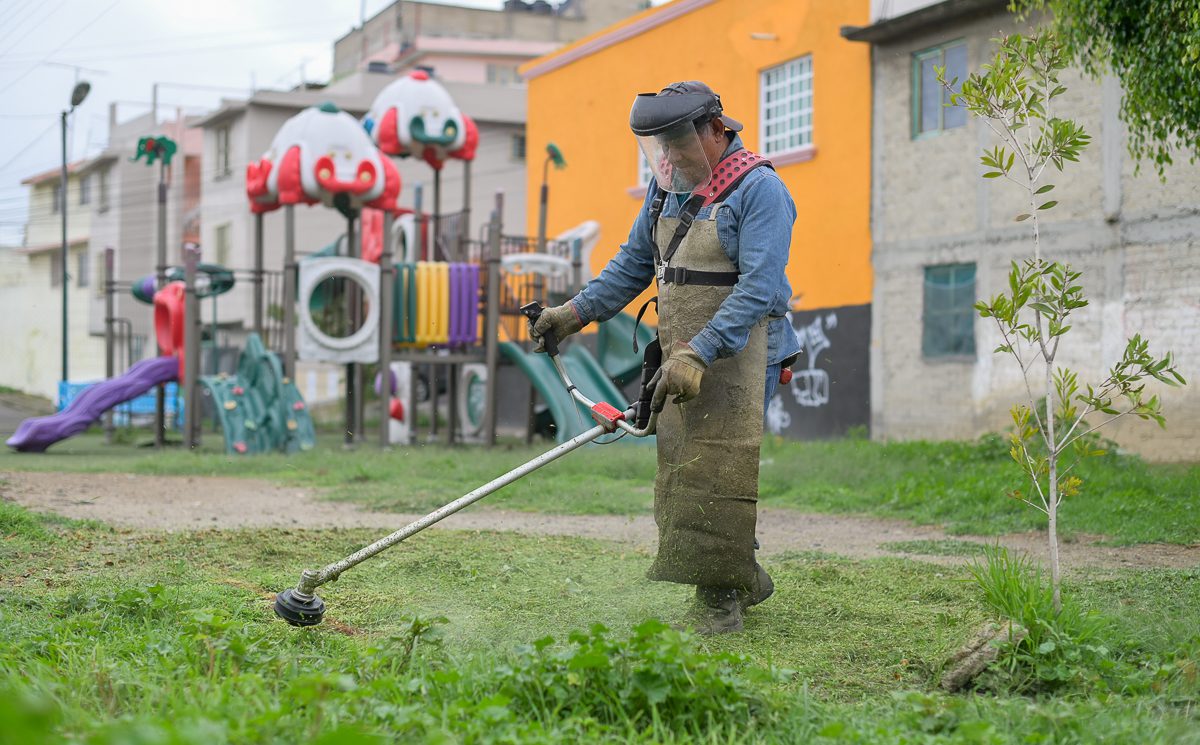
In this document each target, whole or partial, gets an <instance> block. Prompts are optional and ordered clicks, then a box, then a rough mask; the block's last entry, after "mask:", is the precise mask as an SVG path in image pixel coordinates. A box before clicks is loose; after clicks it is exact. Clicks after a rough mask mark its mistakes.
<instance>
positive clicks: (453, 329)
mask: <svg viewBox="0 0 1200 745" xmlns="http://www.w3.org/2000/svg"><path fill="white" fill-rule="evenodd" d="M446 301H447V302H448V303H450V329H449V333H447V334H446V344H447V345H449V346H451V347H457V346H458V264H453V263H452V264H450V297H448V298H446Z"/></svg>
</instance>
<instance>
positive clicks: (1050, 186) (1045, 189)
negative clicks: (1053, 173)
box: [1034, 184, 1054, 194]
mask: <svg viewBox="0 0 1200 745" xmlns="http://www.w3.org/2000/svg"><path fill="white" fill-rule="evenodd" d="M1053 188H1054V184H1046V185H1045V186H1043V187H1041V188H1039V189H1038V190H1037V191H1035V192H1034V194H1045V193H1046V192H1048V191H1050V190H1051V189H1053Z"/></svg>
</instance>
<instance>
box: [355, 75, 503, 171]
mask: <svg viewBox="0 0 1200 745" xmlns="http://www.w3.org/2000/svg"><path fill="white" fill-rule="evenodd" d="M363 128H364V129H366V130H367V131H368V132H370V133H371V139H372V140H374V141H375V144H376V145H378V146H379V149H380V150H382V151H383V152H385V153H387V154H388V155H398V156H400V157H402V158H404V157H409V156H416V157H419V158H421V159H423V160H424V161H425V162H426V163H428V164H429V165H430V166H432V167H433V168H434V169H436V170H441V168H442V166H443V165H444V164H445V162H446V160H447V159H448V158H457V159H459V160H474V159H475V148H476V146H477V145H478V144H479V129H478V128H477V127H476V126H475V122H473V121H471V118H470V117H468V116H467V115H466V114H464V113H462V111H460V110H459V108H458V106H456V105H455V104H454V99H453V98H451V97H450V94H449V93H448V92H447V91H446V89H445V88H443V87H442V84H441V83H439V82H437V81H436V80H433V79H432V78H430V77H429V73H427V72H425V71H424V70H414V71H413V72H411V73H409V74H408V75H406V76H405V77H402V78H400V79H399V80H396V81H394V82H393V83H391V84H390V85H388V86H387V87H386V88H384V89H383V90H382V91H380V92H379V95H378V96H376V97H375V102H374V103H373V104H371V110H370V111H369V112H367V116H366V117H365V118H364V119H363Z"/></svg>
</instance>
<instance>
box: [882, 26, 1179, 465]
mask: <svg viewBox="0 0 1200 745" xmlns="http://www.w3.org/2000/svg"><path fill="white" fill-rule="evenodd" d="M1006 30H1018V29H1017V28H1016V26H1015V24H1014V23H1013V22H1012V20H1011V19H1010V18H1009V17H1007V16H1006V15H1003V14H997V15H995V16H992V17H989V18H984V19H981V20H977V21H973V22H969V23H962V24H958V25H957V26H943V27H940V28H934V29H929V30H928V32H927V33H924V34H922V35H919V36H915V37H912V38H908V39H905V40H903V41H899V42H894V43H890V44H886V45H881V46H879V47H877V48H876V49H875V57H874V60H875V61H874V72H875V106H874V116H875V132H874V143H873V151H874V155H873V187H872V194H873V196H872V233H873V239H874V248H873V254H872V260H873V267H874V271H875V291H874V297H873V307H872V314H873V316H872V361H871V367H872V371H873V374H872V378H873V379H872V396H871V398H872V421H871V424H872V426H871V429H872V434H873V436H874V437H876V438H877V439H913V438H927V439H941V438H947V437H949V438H970V437H976V436H978V435H979V434H982V433H984V432H987V431H1003V430H1005V429H1006V428H1007V427H1008V426H1009V425H1010V419H1009V409H1010V408H1011V406H1012V405H1013V404H1014V403H1017V402H1023V401H1025V400H1026V399H1027V396H1026V393H1025V384H1024V382H1023V380H1022V377H1021V374H1020V372H1019V369H1018V367H1017V365H1016V363H1015V362H1014V361H1013V360H1012V359H1011V358H1010V357H1008V356H1007V355H996V354H993V352H992V350H993V349H994V348H995V347H996V346H997V345H998V344H1000V343H1001V339H1000V337H999V334H998V332H997V331H996V327H995V324H994V322H993V321H991V320H990V319H979V318H976V319H975V325H974V330H975V338H976V352H975V354H974V355H973V356H970V357H967V358H952V359H925V358H923V357H922V352H921V330H922V313H923V283H924V267H926V266H930V265H936V264H945V263H960V262H974V263H975V264H976V297H977V298H980V299H983V298H988V297H990V296H992V295H994V294H996V293H997V292H999V291H1001V290H1002V289H1004V288H1005V287H1006V285H1007V274H1008V271H1009V266H1010V262H1012V261H1014V260H1016V261H1021V260H1023V259H1024V258H1027V257H1029V256H1032V254H1033V247H1032V237H1031V232H1030V230H1029V223H1028V222H1025V223H1014V222H1013V218H1014V216H1015V215H1016V214H1018V213H1020V212H1027V211H1028V204H1027V196H1026V194H1025V193H1023V192H1022V191H1021V190H1020V189H1019V187H1017V186H1016V185H1013V184H1011V183H1006V182H1004V181H1003V180H1002V179H982V178H980V173H982V170H983V169H982V168H981V167H980V166H979V165H978V159H979V154H980V152H981V151H982V150H983V149H984V148H985V147H992V146H994V145H995V144H998V140H997V139H996V138H995V136H994V135H993V134H992V132H991V131H990V130H989V129H988V128H987V126H986V125H985V124H984V123H983V122H981V121H979V120H977V119H973V118H972V119H970V120H969V121H968V123H967V125H966V126H965V127H961V128H958V129H952V130H949V131H946V132H943V133H941V134H938V135H934V136H927V137H924V138H917V139H914V138H913V137H912V133H911V105H912V101H911V96H912V90H911V88H912V85H911V64H912V62H911V60H912V54H913V53H914V52H917V51H920V50H923V49H926V48H929V47H931V46H934V45H937V44H943V43H946V42H949V41H953V40H958V39H964V40H966V42H967V45H968V64H969V66H970V70H971V71H975V70H978V69H979V66H980V65H981V64H983V63H985V62H987V61H988V60H989V59H990V58H991V56H992V55H993V54H994V48H995V47H994V44H992V43H991V42H990V41H989V40H990V39H991V38H993V37H995V36H998V35H999V34H1001V33H1003V32H1004V31H1006ZM1061 80H1062V82H1063V84H1065V85H1067V86H1068V89H1069V92H1068V93H1067V94H1066V95H1064V96H1062V97H1060V98H1056V99H1055V102H1054V108H1055V111H1056V112H1057V113H1060V114H1061V115H1062V116H1065V117H1070V118H1073V119H1075V120H1077V121H1079V122H1080V123H1081V124H1083V126H1084V128H1085V129H1086V130H1087V131H1088V132H1089V133H1090V134H1091V135H1092V136H1093V142H1092V143H1091V145H1090V146H1089V148H1088V149H1087V150H1086V151H1085V153H1084V154H1083V157H1082V158H1081V161H1080V162H1079V163H1069V164H1067V165H1066V167H1065V169H1064V173H1062V174H1058V173H1057V172H1052V173H1049V174H1048V179H1049V182H1050V183H1054V184H1056V189H1055V191H1054V192H1053V193H1052V196H1053V197H1055V198H1057V199H1058V201H1059V206H1058V207H1056V208H1054V209H1053V210H1050V211H1046V212H1043V213H1041V215H1040V217H1041V220H1040V223H1041V231H1040V232H1041V250H1042V255H1043V256H1044V257H1047V258H1051V259H1055V260H1060V261H1066V262H1069V263H1070V264H1071V265H1072V266H1073V267H1074V268H1075V269H1077V270H1080V271H1082V272H1083V277H1082V278H1081V281H1082V283H1083V286H1084V291H1085V294H1086V296H1087V298H1088V299H1089V301H1090V303H1091V304H1090V305H1089V307H1087V308H1085V309H1082V310H1080V311H1078V312H1077V313H1076V315H1075V316H1074V324H1073V328H1072V330H1071V332H1070V333H1069V334H1068V335H1067V337H1066V338H1065V340H1064V342H1063V344H1062V346H1061V348H1060V352H1059V355H1058V358H1057V359H1056V363H1057V364H1062V365H1066V366H1068V367H1070V368H1072V369H1074V370H1076V371H1077V372H1078V373H1079V376H1080V379H1081V381H1089V382H1099V381H1100V380H1102V379H1103V378H1104V377H1106V375H1107V371H1108V368H1109V367H1110V366H1111V365H1112V364H1113V363H1115V362H1116V361H1117V360H1118V359H1119V358H1120V355H1121V353H1122V352H1123V350H1124V348H1125V344H1126V340H1127V339H1128V337H1129V336H1131V335H1133V334H1135V333H1139V332H1140V333H1142V334H1143V336H1145V337H1147V338H1149V339H1150V340H1151V349H1152V350H1153V351H1155V352H1156V353H1161V352H1163V351H1166V350H1172V351H1173V352H1174V353H1175V355H1176V359H1177V360H1178V363H1179V366H1180V369H1181V371H1182V372H1183V374H1184V376H1185V377H1188V378H1189V379H1192V378H1195V376H1196V374H1197V372H1200V253H1198V252H1197V250H1196V249H1197V243H1198V242H1200V166H1196V165H1193V164H1189V163H1187V162H1186V158H1182V160H1183V161H1184V162H1183V163H1178V164H1176V165H1175V166H1173V167H1172V168H1171V169H1169V172H1168V174H1167V180H1166V182H1165V183H1164V182H1161V181H1160V180H1159V179H1158V178H1157V176H1156V175H1155V174H1154V172H1153V168H1152V167H1150V166H1148V165H1143V166H1142V167H1141V169H1140V172H1138V168H1137V165H1136V164H1135V163H1134V162H1132V160H1131V159H1130V157H1129V155H1128V154H1127V152H1126V150H1125V147H1126V140H1125V133H1124V129H1123V126H1122V124H1121V122H1120V120H1119V117H1118V115H1117V112H1118V110H1119V104H1120V95H1121V91H1120V87H1119V84H1118V83H1117V82H1116V81H1114V80H1105V81H1103V82H1100V83H1097V82H1095V81H1092V80H1090V79H1087V78H1085V77H1083V76H1082V75H1081V74H1079V73H1078V72H1074V71H1066V72H1065V73H1064V74H1063V75H1062V78H1061ZM1149 388H1150V389H1153V390H1152V392H1158V393H1161V394H1162V396H1163V398H1164V401H1165V404H1166V405H1165V407H1164V408H1165V409H1166V411H1167V414H1168V427H1167V429H1165V430H1162V429H1160V428H1159V427H1158V426H1157V425H1155V424H1153V423H1148V422H1142V421H1140V420H1136V419H1133V418H1131V417H1126V418H1124V419H1122V420H1120V421H1118V422H1116V423H1115V424H1114V425H1112V426H1111V427H1110V428H1106V429H1105V430H1103V433H1104V434H1106V435H1107V436H1110V437H1112V438H1114V439H1116V440H1117V441H1118V442H1119V443H1121V444H1122V446H1124V447H1127V448H1129V449H1131V450H1133V451H1135V452H1138V453H1141V454H1143V455H1145V456H1147V457H1150V458H1154V459H1159V460H1184V459H1195V458H1197V457H1200V444H1198V443H1200V439H1198V438H1197V435H1200V417H1198V416H1197V415H1198V414H1200V389H1198V388H1196V387H1195V385H1192V386H1189V387H1185V388H1183V389H1171V388H1165V387H1163V386H1158V387H1155V386H1150V387H1149ZM1035 390H1036V389H1035ZM1089 421H1092V422H1093V423H1097V422H1098V421H1100V420H1099V419H1097V418H1095V417H1093V418H1090V419H1089Z"/></svg>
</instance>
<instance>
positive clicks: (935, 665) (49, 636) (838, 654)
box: [0, 505, 1200, 745]
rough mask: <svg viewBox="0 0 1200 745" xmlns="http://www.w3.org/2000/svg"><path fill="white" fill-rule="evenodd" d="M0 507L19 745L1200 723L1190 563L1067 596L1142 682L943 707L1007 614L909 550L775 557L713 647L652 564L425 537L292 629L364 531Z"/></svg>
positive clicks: (1037, 736) (1059, 736)
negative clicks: (768, 592)
mask: <svg viewBox="0 0 1200 745" xmlns="http://www.w3.org/2000/svg"><path fill="white" fill-rule="evenodd" d="M0 515H2V516H3V525H4V526H5V530H6V534H5V537H4V540H2V541H0V567H3V569H2V570H0V571H2V572H3V576H2V577H0V579H2V580H3V582H2V584H0V587H2V588H3V589H2V590H0V625H2V628H4V630H5V643H4V644H3V645H0V721H3V722H4V726H3V727H0V743H5V744H7V743H17V742H20V743H30V742H48V741H86V742H88V743H101V744H105V745H116V744H117V743H130V742H136V743H142V742H169V743H225V742H228V743H233V742H237V743H241V742H250V743H259V742H263V743H266V742H280V741H288V742H317V743H367V742H379V743H382V742H464V743H467V742H470V743H558V742H564V741H577V742H601V743H624V742H646V743H649V742H662V743H685V742H688V743H690V742H705V743H735V742H736V743H741V742H764V743H768V742H769V743H795V742H815V743H829V742H857V743H868V742H869V743H912V742H931V743H940V742H946V743H951V742H954V743H961V742H984V743H1006V742H1014V743H1016V742H1051V741H1054V742H1088V741H1092V740H1094V739H1096V738H1097V736H1099V735H1103V737H1104V739H1105V741H1106V742H1130V743H1134V742H1136V743H1159V742H1161V743H1177V742H1189V741H1195V734H1196V733H1197V732H1200V727H1198V726H1197V725H1198V724H1200V723H1198V721H1197V718H1196V711H1197V706H1196V704H1197V702H1198V698H1200V697H1198V693H1197V686H1196V681H1195V674H1194V673H1195V666H1194V660H1195V659H1196V652H1197V649H1198V648H1200V645H1197V643H1196V636H1195V634H1196V630H1195V627H1194V619H1195V618H1196V617H1197V614H1198V613H1200V598H1198V597H1197V596H1196V594H1195V593H1194V592H1192V593H1190V594H1189V593H1188V592H1186V591H1185V588H1188V587H1192V588H1194V586H1195V583H1196V581H1197V574H1196V573H1195V572H1178V571H1175V572H1166V571H1163V572H1152V573H1136V572H1123V573H1117V574H1113V573H1107V574H1105V575H1100V576H1097V577H1096V578H1095V579H1092V580H1086V581H1081V583H1080V584H1078V585H1077V586H1071V587H1070V589H1071V596H1072V597H1078V598H1079V602H1080V605H1081V607H1082V608H1084V609H1087V608H1090V607H1100V608H1109V607H1113V606H1116V607H1119V608H1120V609H1121V611H1120V614H1119V615H1114V616H1113V617H1112V620H1111V622H1110V623H1108V624H1106V625H1105V626H1104V627H1103V629H1102V630H1101V631H1100V632H1098V636H1097V637H1095V638H1094V642H1103V643H1104V644H1106V645H1107V646H1108V648H1109V649H1110V650H1113V651H1112V655H1111V656H1112V658H1113V659H1117V660H1120V661H1122V662H1127V663H1129V664H1130V665H1134V666H1135V667H1136V668H1137V669H1138V670H1139V672H1138V676H1142V677H1137V676H1133V677H1132V678H1131V679H1132V681H1133V682H1134V683H1135V684H1133V685H1127V686H1124V687H1119V686H1117V685H1114V684H1113V681H1119V680H1121V679H1123V678H1122V677H1121V676H1116V677H1115V678H1114V677H1113V676H1106V677H1105V678H1104V680H1105V681H1107V682H1108V687H1107V688H1105V689H1103V690H1101V689H1100V688H1098V687H1097V686H1096V685H1095V683H1094V682H1093V681H1088V680H1080V679H1078V678H1070V679H1067V680H1065V681H1063V682H1062V683H1061V686H1060V687H1059V688H1058V689H1057V693H1058V694H1059V695H1056V696H1049V695H1046V694H1045V693H1040V694H1038V695H1036V696H1034V697H1026V696H1022V695H1016V694H1014V693H1013V692H1012V690H1011V689H1010V688H1007V687H1005V685H1004V683H1005V681H1004V680H999V681H997V685H996V686H995V687H994V692H993V693H992V695H989V696H983V697H978V696H947V695H943V694H938V693H931V692H930V690H931V689H932V688H933V687H934V686H935V685H936V683H937V679H938V676H939V674H940V665H941V661H942V660H944V659H945V658H946V657H947V655H948V654H949V652H950V651H952V650H953V649H954V648H955V647H956V646H957V645H958V644H960V643H961V642H962V641H963V639H965V638H966V637H967V636H969V635H970V634H971V632H972V630H973V629H974V628H976V627H977V626H978V625H979V624H980V623H981V622H982V621H983V620H984V619H985V618H987V617H988V615H990V611H989V609H988V607H986V606H985V605H984V604H983V603H982V602H980V600H979V590H978V588H977V587H976V585H975V584H974V583H973V582H971V581H969V580H970V577H969V574H968V573H967V572H965V571H960V570H947V569H945V568H942V567H935V566H932V565H928V564H922V563H919V562H912V561H907V560H896V559H884V560H876V561H865V562H852V561H843V560H836V559H830V558H827V557H819V556H812V555H796V556H792V557H790V558H785V559H783V560H780V561H777V562H773V563H772V564H771V566H770V569H771V571H772V573H773V575H774V576H775V579H776V583H777V587H778V592H777V594H776V597H774V598H772V599H771V600H770V601H769V602H767V603H765V604H763V605H762V606H761V607H758V608H755V609H753V610H751V611H750V613H749V615H748V622H747V627H748V631H747V633H745V634H741V635H733V636H728V637H718V638H712V639H700V638H697V637H694V636H691V635H689V634H680V633H678V632H675V631H672V630H671V629H669V628H668V627H667V626H666V625H665V624H664V623H663V622H661V621H657V620H652V619H656V618H662V619H664V620H671V618H672V616H673V615H675V614H678V613H680V612H681V611H682V609H683V607H684V605H685V603H686V601H687V592H686V589H685V588H677V587H673V586H670V585H661V584H656V583H650V582H648V581H646V580H644V579H643V578H642V573H643V572H644V570H645V567H646V565H647V563H648V556H646V555H644V554H641V553H637V552H630V551H629V550H628V549H626V548H623V547H621V546H618V545H614V544H609V543H605V542H601V541H586V540H578V539H567V538H532V537H520V536H514V535H506V534H470V533H449V532H444V533H431V534H426V535H422V536H421V537H420V539H419V540H414V541H413V542H412V543H406V544H404V545H403V546H401V547H398V548H397V549H395V550H394V551H393V552H389V553H388V554H386V555H384V556H381V557H379V558H378V559H377V560H374V561H373V562H368V563H367V564H364V565H363V566H362V567H361V568H360V570H356V571H355V572H353V573H349V574H347V575H346V576H345V577H343V578H342V579H341V580H339V582H337V583H335V584H333V585H330V586H328V587H327V588H326V589H327V592H326V599H327V601H328V602H329V604H330V613H329V616H328V617H327V619H326V623H325V624H323V625H322V626H319V627H315V628H311V629H305V630H296V629H293V628H291V627H288V626H286V625H284V624H283V623H281V622H279V621H277V620H274V618H273V616H272V614H271V610H270V605H271V597H272V595H271V592H270V590H271V589H278V588H282V587H286V586H287V585H288V582H289V580H292V579H294V575H295V569H296V568H297V567H300V566H305V565H308V564H310V563H313V562H314V561H319V560H320V559H321V558H322V557H332V556H340V555H341V554H343V553H345V552H346V551H347V549H351V548H354V547H357V546H359V545H361V544H362V543H363V542H364V541H365V540H367V539H369V538H371V537H372V536H371V534H369V533H368V532H366V531H228V532H216V531H210V532H199V533H188V534H176V535H169V534H136V533H133V534H130V533H121V532H115V531H111V530H107V529H103V528H95V527H88V526H78V525H61V524H47V523H46V522H44V521H42V520H41V518H38V517H34V516H31V515H29V514H28V513H24V512H23V511H22V510H20V509H19V508H16V507H13V506H11V505H5V506H4V509H3V512H2V513H0ZM1009 569H1011V567H1010V568H1009ZM1004 571H1008V569H1005V570H1004ZM1006 576H1007V575H1006ZM1164 588H1166V589H1168V590H1169V591H1164ZM1003 607H1005V608H1011V607H1012V606H1009V605H1005V606H1003ZM1006 612H1011V611H1006ZM647 619H650V620H647ZM1151 628H1152V629H1153V633H1150V634H1147V633H1145V630H1146V629H1151ZM1189 664H1190V665H1191V667H1190V668H1188V665H1189ZM1189 669H1190V670H1191V671H1192V672H1191V673H1190V676H1191V677H1189V673H1188V672H1187V671H1188V670H1189ZM1141 671H1153V673H1152V674H1151V675H1150V676H1149V680H1150V681H1151V683H1152V684H1151V685H1143V684H1142V683H1143V681H1145V680H1146V677H1145V673H1144V672H1141ZM1131 675H1132V674H1131Z"/></svg>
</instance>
